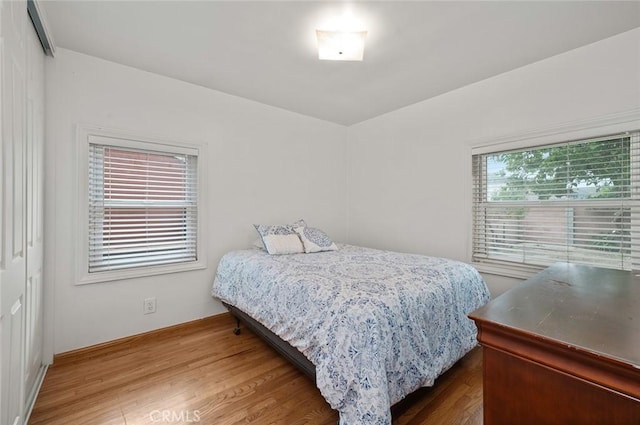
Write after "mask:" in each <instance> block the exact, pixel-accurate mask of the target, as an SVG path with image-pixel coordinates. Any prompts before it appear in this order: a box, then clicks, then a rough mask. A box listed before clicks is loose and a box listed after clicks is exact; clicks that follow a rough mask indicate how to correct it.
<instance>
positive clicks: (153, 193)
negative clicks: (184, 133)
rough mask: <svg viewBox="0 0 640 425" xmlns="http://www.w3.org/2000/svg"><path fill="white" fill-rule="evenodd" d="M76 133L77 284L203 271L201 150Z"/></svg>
mask: <svg viewBox="0 0 640 425" xmlns="http://www.w3.org/2000/svg"><path fill="white" fill-rule="evenodd" d="M80 130H81V131H80V133H81V134H80V141H81V145H80V150H82V152H81V153H80V154H79V155H80V157H81V163H80V164H81V170H82V169H84V170H85V171H84V172H83V173H82V175H83V181H82V182H80V191H81V200H82V202H81V204H80V222H81V223H80V225H81V226H82V228H83V231H82V232H81V234H80V246H81V247H82V249H81V253H82V255H81V258H80V260H81V264H80V266H79V272H80V279H79V283H81V284H82V283H92V282H99V281H106V280H116V279H124V278H130V277H137V276H148V275H153V274H161V273H171V272H176V271H183V270H191V269H196V268H203V267H204V266H205V265H206V264H205V263H204V261H203V259H202V256H203V250H202V249H201V248H202V247H201V241H202V238H201V237H199V235H200V234H201V227H202V226H201V225H200V224H201V220H200V219H199V217H200V214H201V213H202V209H201V204H202V202H201V195H200V191H201V190H199V189H201V188H199V181H200V177H199V176H200V172H199V170H198V156H199V151H200V149H199V148H198V147H197V146H193V145H181V144H180V145H178V144H168V143H164V142H163V143H161V142H155V141H148V140H142V139H140V138H133V137H129V136H127V137H123V136H122V135H121V134H118V133H113V132H108V131H104V130H102V129H100V131H95V129H92V128H87V129H84V128H80ZM96 133H97V134H96Z"/></svg>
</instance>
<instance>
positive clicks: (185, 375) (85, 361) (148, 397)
mask: <svg viewBox="0 0 640 425" xmlns="http://www.w3.org/2000/svg"><path fill="white" fill-rule="evenodd" d="M234 326H235V320H234V319H233V318H232V317H231V316H230V315H228V314H223V315H220V316H214V317H211V318H207V319H202V320H198V321H195V322H191V323H189V324H185V325H179V326H175V327H172V328H168V329H165V330H162V331H159V332H152V333H149V334H143V335H141V336H137V337H133V338H127V339H125V340H122V341H118V342H114V343H108V344H104V345H103V346H101V347H99V348H97V349H95V348H92V349H88V350H79V351H78V352H73V353H69V354H64V355H61V356H57V357H56V360H55V362H54V365H53V366H51V367H50V368H49V371H48V373H47V376H46V378H45V380H44V383H43V386H42V389H41V391H40V394H39V395H38V399H37V401H36V405H35V407H34V410H33V413H32V415H31V418H30V420H29V424H30V425H39V424H46V425H142V424H195V423H197V424H202V425H232V424H282V425H297V424H300V425H302V424H313V425H325V424H327V425H329V424H331V425H335V424H336V423H337V421H338V414H337V412H335V411H334V410H332V409H331V408H330V407H329V405H328V404H327V403H326V402H325V400H324V399H323V398H322V396H321V395H320V392H319V391H318V389H317V388H316V387H315V385H314V383H313V382H312V381H311V380H310V379H309V378H307V377H306V376H305V375H304V374H302V373H301V372H299V371H298V370H297V369H296V368H295V367H293V366H292V365H291V364H289V363H288V362H287V361H286V360H284V359H283V358H282V357H281V356H280V355H279V354H277V353H276V352H275V351H273V350H272V349H271V348H269V347H268V346H267V345H266V344H265V343H264V342H262V341H261V340H260V339H259V338H258V337H256V336H255V335H254V334H253V333H252V332H251V331H249V330H248V329H246V328H244V327H243V330H242V334H241V335H239V336H236V335H234V334H233V332H232V329H233V327H234ZM392 412H393V415H394V422H393V423H394V425H417V424H427V423H429V424H439V425H440V424H469V425H479V424H482V352H481V349H480V348H476V349H474V350H473V351H471V352H470V353H469V354H468V355H467V356H465V357H464V358H463V359H462V360H461V361H460V362H458V363H457V364H456V365H455V366H454V367H453V368H451V369H450V370H449V371H448V372H447V373H445V374H444V375H443V376H442V377H441V378H439V379H438V380H437V381H436V385H435V386H434V387H433V388H425V389H421V390H419V391H417V392H416V393H414V394H412V395H411V396H410V397H408V398H407V399H406V400H404V401H403V402H401V403H399V404H398V405H396V406H394V409H393V410H392Z"/></svg>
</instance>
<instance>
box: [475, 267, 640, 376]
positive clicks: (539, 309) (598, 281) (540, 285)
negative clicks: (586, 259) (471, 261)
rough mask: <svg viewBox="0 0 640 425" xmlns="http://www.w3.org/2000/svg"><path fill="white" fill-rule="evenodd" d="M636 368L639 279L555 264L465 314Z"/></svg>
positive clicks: (639, 345) (639, 350)
mask: <svg viewBox="0 0 640 425" xmlns="http://www.w3.org/2000/svg"><path fill="white" fill-rule="evenodd" d="M469 317H471V318H472V319H474V320H476V321H477V322H492V323H494V324H497V325H500V326H506V327H510V328H515V329H518V330H520V331H523V332H527V333H530V334H534V335H538V336H541V337H544V338H548V339H552V340H555V341H558V342H560V343H561V344H566V345H571V346H574V347H576V348H578V349H581V350H586V351H588V352H592V353H595V354H598V355H602V356H605V357H611V358H615V359H618V360H621V361H623V362H625V363H630V364H631V365H633V366H635V367H638V368H640V277H638V276H636V275H635V274H634V273H632V272H626V271H619V270H608V269H601V268H596V267H589V266H583V265H576V264H567V263H556V264H554V265H553V266H551V267H549V268H547V269H545V270H543V271H542V272H540V273H538V274H537V275H535V276H534V277H532V278H531V279H529V280H527V281H526V282H524V283H522V284H521V285H519V286H517V287H515V288H513V289H511V290H509V291H507V292H505V293H504V294H502V295H500V296H499V297H497V298H496V299H494V300H493V301H491V302H490V303H489V304H487V305H486V306H484V307H482V308H480V309H478V310H476V311H475V312H473V313H472V314H470V315H469Z"/></svg>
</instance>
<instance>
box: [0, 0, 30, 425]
mask: <svg viewBox="0 0 640 425" xmlns="http://www.w3.org/2000/svg"><path fill="white" fill-rule="evenodd" d="M0 7H1V8H2V10H1V11H0V18H1V22H0V60H1V68H0V69H1V70H0V73H1V74H2V75H1V86H0V109H1V112H0V125H1V126H2V131H1V134H2V154H1V155H2V158H1V161H0V167H1V171H0V178H1V181H2V183H1V184H0V188H1V189H0V190H1V191H2V193H1V196H0V202H1V203H2V205H0V214H1V216H0V223H1V225H0V239H1V241H2V243H1V245H0V333H1V334H2V335H1V338H2V345H1V347H2V348H1V349H0V351H1V354H0V355H1V356H2V357H1V359H0V361H1V363H2V367H1V371H0V373H1V374H2V376H1V377H0V378H1V382H2V384H1V387H0V390H1V392H0V393H1V396H2V397H1V398H0V412H1V417H0V423H1V424H2V425H5V424H6V425H14V424H22V423H23V421H24V417H23V406H24V336H25V288H26V270H27V268H26V255H27V246H26V221H25V219H26V211H27V208H26V200H27V197H26V168H25V167H26V154H27V153H26V143H25V142H26V141H25V138H26V137H25V133H26V132H25V129H26V121H25V111H26V105H25V101H26V91H25V84H26V83H25V77H26V74H25V64H26V54H25V52H26V48H25V44H26V40H25V29H26V24H27V22H28V17H27V6H26V3H25V2H24V1H2V3H1V6H0Z"/></svg>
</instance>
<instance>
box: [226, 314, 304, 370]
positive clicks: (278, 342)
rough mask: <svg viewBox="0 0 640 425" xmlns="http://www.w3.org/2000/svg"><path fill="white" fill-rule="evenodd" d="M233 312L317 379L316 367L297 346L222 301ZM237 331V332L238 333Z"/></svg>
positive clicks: (268, 342)
mask: <svg viewBox="0 0 640 425" xmlns="http://www.w3.org/2000/svg"><path fill="white" fill-rule="evenodd" d="M222 304H223V305H224V306H225V307H226V308H227V309H228V310H229V311H230V312H231V314H232V315H233V316H234V317H235V318H236V319H238V320H240V321H241V322H242V323H244V324H245V326H247V327H248V328H249V329H251V330H252V331H253V332H255V333H256V334H257V335H258V336H259V337H260V338H261V339H263V340H264V341H265V342H266V343H267V344H269V345H270V346H271V347H272V348H273V349H274V350H276V351H277V352H279V353H280V354H281V355H282V356H284V357H285V358H286V359H287V360H289V361H290V362H291V363H293V364H294V365H295V366H296V367H298V368H299V369H300V370H301V371H302V372H304V373H305V374H306V375H307V376H309V377H310V378H311V379H313V382H315V381H316V368H315V366H314V365H313V363H311V362H310V361H309V359H307V358H306V357H305V356H304V354H302V353H301V352H300V351H298V350H297V349H296V348H295V347H293V346H292V345H291V344H289V343H288V342H286V341H284V340H282V339H281V338H280V337H279V336H278V335H276V334H274V333H273V332H271V331H270V330H269V329H267V328H266V327H265V326H264V325H262V324H261V323H260V322H258V321H257V320H255V319H254V318H252V317H250V316H249V315H248V314H247V313H245V312H244V311H242V310H240V309H238V308H237V307H234V306H232V305H229V304H227V303H224V302H223V303H222ZM238 333H239V332H237V333H236V334H238Z"/></svg>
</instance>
